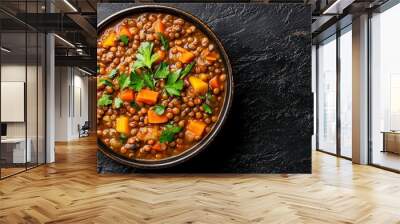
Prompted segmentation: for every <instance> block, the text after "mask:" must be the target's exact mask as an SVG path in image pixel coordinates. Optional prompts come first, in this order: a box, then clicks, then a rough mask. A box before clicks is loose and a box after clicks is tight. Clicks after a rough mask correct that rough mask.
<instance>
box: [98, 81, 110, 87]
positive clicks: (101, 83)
mask: <svg viewBox="0 0 400 224" xmlns="http://www.w3.org/2000/svg"><path fill="white" fill-rule="evenodd" d="M101 85H106V86H111V87H112V85H113V84H112V82H110V80H108V79H100V80H99V83H98V84H97V86H101Z"/></svg>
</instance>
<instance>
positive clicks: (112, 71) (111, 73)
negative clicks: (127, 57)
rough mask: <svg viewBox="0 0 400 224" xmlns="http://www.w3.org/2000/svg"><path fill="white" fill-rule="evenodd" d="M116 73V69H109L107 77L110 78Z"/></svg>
mask: <svg viewBox="0 0 400 224" xmlns="http://www.w3.org/2000/svg"><path fill="white" fill-rule="evenodd" d="M117 73H118V69H113V70H111V72H110V74H108V78H110V79H112V78H114V77H115V75H117Z"/></svg>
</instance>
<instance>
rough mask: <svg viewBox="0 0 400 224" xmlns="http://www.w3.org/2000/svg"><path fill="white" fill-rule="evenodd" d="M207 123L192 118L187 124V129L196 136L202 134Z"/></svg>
mask: <svg viewBox="0 0 400 224" xmlns="http://www.w3.org/2000/svg"><path fill="white" fill-rule="evenodd" d="M206 126H207V124H206V123H204V122H203V121H195V120H190V121H189V122H188V124H187V125H186V130H188V131H190V132H191V133H193V134H194V135H195V136H201V135H202V134H203V132H204V129H205V128H206Z"/></svg>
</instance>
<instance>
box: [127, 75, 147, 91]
mask: <svg viewBox="0 0 400 224" xmlns="http://www.w3.org/2000/svg"><path fill="white" fill-rule="evenodd" d="M129 87H131V88H132V89H134V90H135V91H140V90H141V89H142V88H143V87H144V80H143V78H142V77H140V76H139V75H138V74H136V72H133V71H132V72H131V84H130V85H129Z"/></svg>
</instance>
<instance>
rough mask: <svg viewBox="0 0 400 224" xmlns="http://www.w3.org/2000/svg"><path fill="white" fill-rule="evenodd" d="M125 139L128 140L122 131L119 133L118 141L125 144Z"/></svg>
mask: <svg viewBox="0 0 400 224" xmlns="http://www.w3.org/2000/svg"><path fill="white" fill-rule="evenodd" d="M127 140H128V137H127V136H126V135H125V134H123V133H121V134H119V141H120V142H121V143H122V144H125V143H126V141H127Z"/></svg>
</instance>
